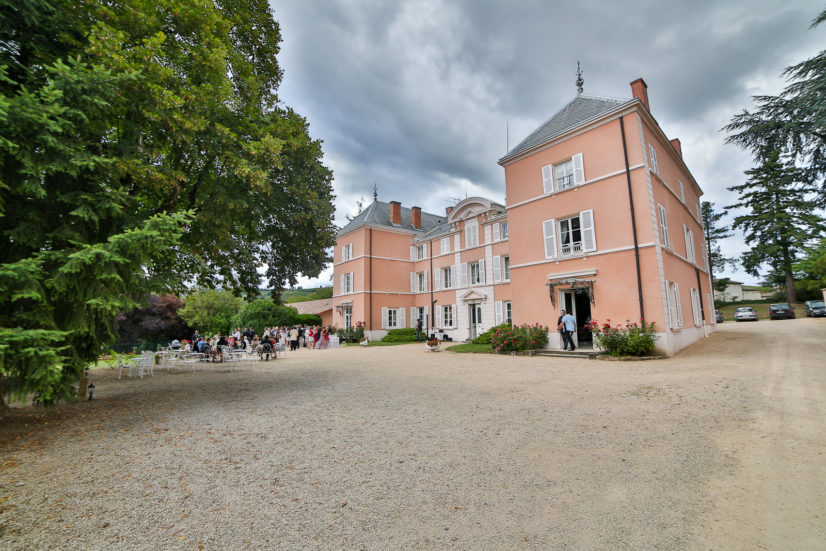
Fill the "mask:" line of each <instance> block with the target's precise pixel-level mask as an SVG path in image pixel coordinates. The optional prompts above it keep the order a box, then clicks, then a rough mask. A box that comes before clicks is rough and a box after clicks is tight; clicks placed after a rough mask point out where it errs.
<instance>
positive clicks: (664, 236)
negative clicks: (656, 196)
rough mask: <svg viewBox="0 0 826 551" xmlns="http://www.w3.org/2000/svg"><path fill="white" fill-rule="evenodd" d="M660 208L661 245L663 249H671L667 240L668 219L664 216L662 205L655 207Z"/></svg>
mask: <svg viewBox="0 0 826 551" xmlns="http://www.w3.org/2000/svg"><path fill="white" fill-rule="evenodd" d="M657 206H659V207H660V232H661V233H662V245H663V247H671V243H670V242H669V240H668V218H667V216H666V214H665V207H664V206H662V205H659V204H658V205H657Z"/></svg>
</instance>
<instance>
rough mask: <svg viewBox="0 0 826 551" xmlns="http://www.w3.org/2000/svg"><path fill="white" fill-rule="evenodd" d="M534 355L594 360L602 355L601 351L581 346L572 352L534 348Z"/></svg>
mask: <svg viewBox="0 0 826 551" xmlns="http://www.w3.org/2000/svg"><path fill="white" fill-rule="evenodd" d="M533 355H534V356H553V357H555V358H580V359H583V358H587V359H589V360H594V359H596V358H597V356H599V355H600V353H599V352H596V351H594V350H591V349H587V350H582V349H580V348H577V349H576V350H574V351H573V352H570V351H568V350H549V349H544V350H534V351H533Z"/></svg>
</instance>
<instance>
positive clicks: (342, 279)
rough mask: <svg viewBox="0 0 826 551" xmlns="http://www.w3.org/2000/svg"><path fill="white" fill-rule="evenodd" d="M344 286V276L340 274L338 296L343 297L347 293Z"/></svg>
mask: <svg viewBox="0 0 826 551" xmlns="http://www.w3.org/2000/svg"><path fill="white" fill-rule="evenodd" d="M344 285H345V284H344V274H341V286H340V287H339V288H338V294H340V295H343V294H344V293H346V292H347V288H346V287H345V286H344Z"/></svg>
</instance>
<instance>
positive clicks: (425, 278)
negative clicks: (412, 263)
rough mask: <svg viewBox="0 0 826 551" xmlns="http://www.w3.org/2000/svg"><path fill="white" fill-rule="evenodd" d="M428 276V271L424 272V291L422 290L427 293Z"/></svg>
mask: <svg viewBox="0 0 826 551" xmlns="http://www.w3.org/2000/svg"><path fill="white" fill-rule="evenodd" d="M428 275H429V274H428V273H427V270H425V271H424V289H421V290H422V291H427V276H428Z"/></svg>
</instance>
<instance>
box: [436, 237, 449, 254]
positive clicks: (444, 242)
mask: <svg viewBox="0 0 826 551" xmlns="http://www.w3.org/2000/svg"><path fill="white" fill-rule="evenodd" d="M439 245H440V247H441V249H440V251H441V253H442V254H448V253H449V252H450V237H443V238H442V239H441V241H440V242H439Z"/></svg>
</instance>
